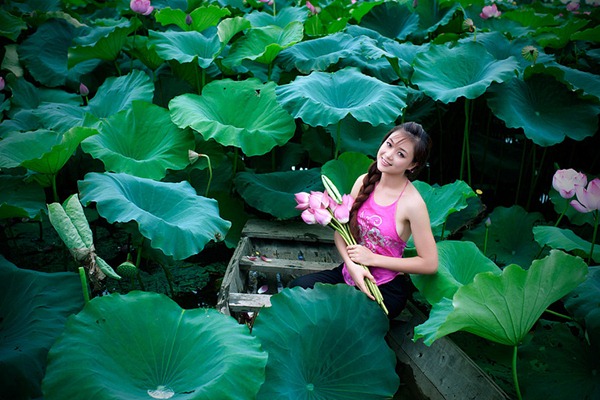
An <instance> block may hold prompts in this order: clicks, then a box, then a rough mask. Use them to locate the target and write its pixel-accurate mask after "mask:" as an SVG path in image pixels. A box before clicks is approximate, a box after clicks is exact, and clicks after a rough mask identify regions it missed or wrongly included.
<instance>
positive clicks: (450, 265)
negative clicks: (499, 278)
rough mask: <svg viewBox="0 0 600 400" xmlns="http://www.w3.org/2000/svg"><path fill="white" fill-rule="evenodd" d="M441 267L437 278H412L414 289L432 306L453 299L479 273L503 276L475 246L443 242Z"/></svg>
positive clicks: (435, 276)
mask: <svg viewBox="0 0 600 400" xmlns="http://www.w3.org/2000/svg"><path fill="white" fill-rule="evenodd" d="M437 249H438V256H439V266H438V272H437V274H434V275H411V279H412V281H413V283H414V284H415V287H416V288H417V289H418V290H419V293H421V294H422V295H423V296H424V297H425V299H426V300H427V301H428V302H429V304H432V305H433V304H435V303H437V302H439V301H440V300H441V299H442V298H444V297H445V298H448V299H452V297H453V296H454V293H456V291H457V290H458V288H460V287H462V286H463V285H466V284H469V283H471V282H472V281H473V278H474V277H475V275H477V274H478V273H480V272H492V273H494V274H500V272H501V271H500V268H498V266H497V265H496V264H494V263H493V262H492V261H491V260H490V259H489V258H487V257H486V256H484V255H483V254H482V253H481V251H480V250H479V249H478V248H477V246H475V244H474V243H472V242H464V241H455V240H444V241H441V242H439V243H438V245H437Z"/></svg>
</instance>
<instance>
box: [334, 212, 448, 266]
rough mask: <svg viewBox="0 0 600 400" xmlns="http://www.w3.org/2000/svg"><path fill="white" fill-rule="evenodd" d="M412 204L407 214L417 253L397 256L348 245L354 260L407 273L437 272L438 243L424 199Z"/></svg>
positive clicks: (351, 257)
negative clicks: (401, 256)
mask: <svg viewBox="0 0 600 400" xmlns="http://www.w3.org/2000/svg"><path fill="white" fill-rule="evenodd" d="M415 203H416V204H413V205H411V207H410V210H408V213H407V215H410V217H409V218H408V221H409V223H410V228H411V232H412V237H413V241H414V243H415V249H416V251H417V255H416V256H415V257H407V258H397V257H389V256H383V255H380V254H375V253H373V252H371V251H370V250H369V249H367V248H366V247H364V246H359V245H356V246H348V247H347V250H346V251H347V253H348V256H349V257H350V259H351V260H352V261H354V262H355V263H358V264H364V265H367V266H377V267H381V268H386V269H390V270H392V271H398V272H404V273H407V274H435V273H436V272H437V268H438V253H437V245H436V243H435V239H434V237H433V233H432V232H431V224H430V220H429V213H428V212H427V206H426V205H425V202H424V201H419V202H415Z"/></svg>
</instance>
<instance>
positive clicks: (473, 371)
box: [387, 303, 509, 400]
mask: <svg viewBox="0 0 600 400" xmlns="http://www.w3.org/2000/svg"><path fill="white" fill-rule="evenodd" d="M407 308H408V310H409V311H410V313H411V314H412V315H413V316H412V318H410V319H409V320H408V321H406V322H402V323H392V326H391V328H390V330H389V332H388V336H387V339H388V343H389V344H390V347H392V349H393V350H394V352H395V353H396V356H397V358H398V360H399V361H400V362H402V363H405V364H409V365H411V367H412V370H413V373H414V378H415V381H416V383H417V385H418V386H419V388H420V389H421V390H422V392H423V393H424V395H425V396H427V398H429V399H432V400H437V399H441V400H466V399H477V400H509V397H508V396H507V395H506V393H504V391H503V390H502V389H501V388H500V387H499V386H498V385H497V384H496V383H495V382H494V381H493V380H492V379H491V378H490V377H489V375H487V374H486V373H485V372H484V371H483V370H482V369H481V368H479V366H478V365H477V364H475V362H474V361H473V360H472V359H471V358H470V357H469V356H468V355H467V354H466V353H465V352H464V351H462V349H461V348H460V347H458V346H457V345H456V344H455V343H454V342H453V341H452V340H450V339H449V338H447V337H443V338H440V339H438V340H436V341H435V342H434V343H433V344H432V345H431V346H426V345H425V344H424V343H423V341H422V340H419V341H417V342H416V343H415V342H413V341H412V338H413V332H414V328H415V326H417V325H419V324H422V323H423V322H425V320H426V318H425V316H424V315H423V313H421V312H420V311H419V310H418V309H417V308H416V307H415V306H414V305H413V304H411V303H409V304H408V306H407Z"/></svg>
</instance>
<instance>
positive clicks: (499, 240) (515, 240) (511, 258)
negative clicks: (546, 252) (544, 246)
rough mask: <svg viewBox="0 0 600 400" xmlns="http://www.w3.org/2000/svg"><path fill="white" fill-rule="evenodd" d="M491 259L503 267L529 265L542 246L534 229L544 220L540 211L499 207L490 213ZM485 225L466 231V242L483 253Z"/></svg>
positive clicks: (489, 247) (481, 224) (489, 251)
mask: <svg viewBox="0 0 600 400" xmlns="http://www.w3.org/2000/svg"><path fill="white" fill-rule="evenodd" d="M489 219H490V221H491V225H490V226H489V228H488V245H487V254H486V255H487V256H488V257H490V258H492V259H493V260H495V261H496V263H498V264H501V265H506V264H518V265H529V264H530V263H531V261H533V259H534V258H535V257H536V256H537V254H538V253H539V251H540V249H541V247H540V246H539V245H538V244H537V243H536V242H535V241H534V240H533V233H532V230H533V227H534V225H535V224H536V223H538V222H539V221H542V220H543V216H542V214H540V213H538V212H534V213H528V212H527V211H525V209H523V207H521V206H512V207H509V208H506V207H496V208H495V209H494V210H493V211H492V212H491V213H490V214H489ZM485 229H486V227H485V223H484V222H482V223H480V224H479V225H478V226H477V227H475V228H473V229H471V230H469V231H467V232H465V234H464V235H463V239H464V240H470V241H472V242H474V243H475V244H476V245H477V247H479V248H480V249H482V250H483V244H484V241H485Z"/></svg>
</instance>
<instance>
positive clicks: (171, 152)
mask: <svg viewBox="0 0 600 400" xmlns="http://www.w3.org/2000/svg"><path fill="white" fill-rule="evenodd" d="M99 132H100V134H98V135H96V136H94V137H91V138H89V139H88V140H86V141H85V142H83V143H82V144H81V148H82V149H83V151H85V152H86V153H89V154H91V155H92V156H93V157H94V158H97V159H99V160H101V161H102V162H103V163H104V165H105V167H106V169H107V170H108V171H113V172H124V173H128V174H131V175H135V176H139V177H141V178H151V179H157V180H160V179H162V178H164V176H165V175H166V174H167V170H168V169H171V170H179V169H183V168H185V167H186V166H187V165H188V164H189V159H188V150H190V149H193V148H194V146H195V143H194V137H193V134H192V133H191V132H190V131H189V130H183V129H180V128H178V127H177V126H176V125H175V124H173V122H172V121H171V118H170V115H169V111H168V110H167V109H165V108H162V107H159V106H157V105H154V104H150V103H145V102H141V101H136V102H134V103H133V104H132V105H131V107H130V108H128V109H127V110H123V111H121V112H120V113H118V114H115V115H113V116H111V117H109V118H107V119H106V120H104V121H103V122H102V124H101V125H100V127H99Z"/></svg>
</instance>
